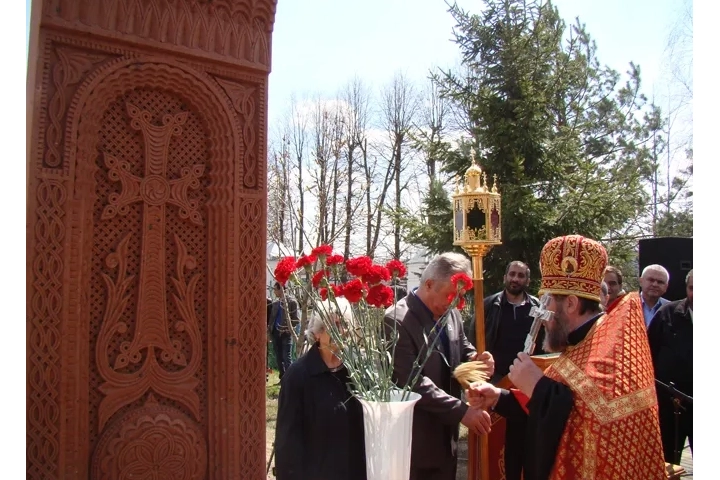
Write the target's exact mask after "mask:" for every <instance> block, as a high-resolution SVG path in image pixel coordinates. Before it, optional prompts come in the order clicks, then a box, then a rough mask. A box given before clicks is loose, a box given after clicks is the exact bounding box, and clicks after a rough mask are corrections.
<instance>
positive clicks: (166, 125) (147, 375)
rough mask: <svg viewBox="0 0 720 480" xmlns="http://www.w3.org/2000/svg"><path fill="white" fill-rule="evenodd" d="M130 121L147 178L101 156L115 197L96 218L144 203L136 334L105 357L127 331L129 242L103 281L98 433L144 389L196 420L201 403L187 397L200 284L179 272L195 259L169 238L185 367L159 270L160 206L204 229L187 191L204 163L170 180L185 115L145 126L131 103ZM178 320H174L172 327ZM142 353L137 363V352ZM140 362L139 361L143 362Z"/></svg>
mask: <svg viewBox="0 0 720 480" xmlns="http://www.w3.org/2000/svg"><path fill="white" fill-rule="evenodd" d="M127 111H128V114H129V115H130V119H131V122H130V126H131V127H132V128H133V129H135V130H140V131H141V132H142V134H143V140H144V144H145V157H144V161H145V176H144V177H138V176H136V175H133V174H132V173H130V164H129V163H128V162H127V161H123V160H119V159H117V158H115V157H114V156H112V155H109V154H107V153H106V154H105V165H106V166H107V167H108V169H109V171H108V177H109V178H110V180H113V181H119V182H120V184H121V186H122V189H121V191H120V193H113V194H111V195H109V202H108V205H107V206H106V207H105V208H104V210H103V213H102V216H101V218H102V219H103V220H109V219H112V218H114V217H115V216H116V215H126V214H127V213H128V212H129V206H130V205H131V204H133V203H135V202H142V205H143V214H142V234H141V238H142V240H141V242H142V246H141V257H140V278H139V293H138V298H137V312H136V316H135V319H134V320H135V321H134V324H135V328H134V332H133V338H132V340H131V341H124V342H122V343H121V344H120V351H119V352H118V354H117V356H116V357H115V361H114V363H113V364H112V365H110V364H109V363H108V361H107V360H106V359H105V358H107V352H108V351H109V349H110V339H111V338H112V336H113V335H114V334H116V333H117V332H123V331H126V330H127V329H128V328H129V327H128V325H127V323H126V322H125V320H124V318H123V311H124V305H125V303H126V302H127V294H126V291H127V288H128V286H129V284H130V283H129V282H130V280H131V279H132V276H127V273H126V272H127V249H128V240H129V236H126V237H125V238H123V239H122V240H121V241H120V242H119V244H118V247H117V250H116V252H114V253H112V254H110V255H109V256H108V258H107V261H106V262H107V264H108V266H110V267H111V268H117V269H118V275H117V280H116V281H113V280H112V279H110V277H109V276H107V275H105V281H106V283H107V285H108V305H107V309H106V314H105V318H104V321H103V325H102V328H101V331H100V334H99V338H98V351H97V352H96V354H97V355H98V368H99V370H100V374H101V375H102V377H103V378H104V379H105V380H106V383H104V384H102V385H101V386H100V390H101V391H102V392H103V393H105V394H106V397H105V398H104V399H103V400H102V402H101V404H100V412H99V427H100V428H102V426H103V424H104V423H105V422H106V421H107V419H108V418H109V417H110V416H111V415H112V414H113V413H114V412H115V411H117V409H119V408H120V407H121V406H122V405H124V404H127V403H128V402H130V401H133V400H135V399H136V398H139V397H140V396H141V395H143V394H144V393H145V392H146V391H147V390H148V389H153V390H155V391H157V392H158V393H160V394H162V395H164V396H166V397H170V398H174V399H176V400H178V401H180V402H182V403H184V404H186V405H187V406H188V408H189V409H190V410H191V411H192V412H193V413H194V414H195V415H196V417H197V416H198V415H199V400H198V397H197V394H196V393H195V392H194V391H193V390H194V388H195V386H196V385H197V380H196V379H195V378H194V373H195V371H196V370H197V368H198V365H199V363H200V358H201V355H202V353H201V352H202V341H201V338H200V333H199V330H198V325H197V320H196V318H195V312H194V310H195V306H194V305H193V299H194V288H195V285H196V283H197V280H198V275H197V274H196V275H195V277H194V278H193V279H191V280H190V282H189V283H186V282H185V278H184V275H183V271H184V270H185V269H193V268H195V263H196V262H195V259H194V257H192V256H191V255H189V254H188V252H187V248H186V247H185V245H183V243H182V242H181V241H180V238H179V237H178V236H177V235H175V244H176V245H177V248H178V255H177V257H178V258H177V274H176V278H173V279H172V280H173V285H174V286H175V289H176V290H177V292H176V293H177V294H176V295H174V300H175V303H176V305H177V306H178V311H179V314H180V316H181V317H182V318H181V319H172V320H173V322H172V323H173V325H174V328H175V330H177V331H179V332H180V331H182V332H185V334H186V335H187V337H188V341H189V347H190V350H191V351H192V356H191V360H190V361H188V358H186V355H185V353H184V352H183V348H182V344H181V342H180V341H179V340H171V339H170V333H169V328H170V319H169V318H168V314H167V292H166V279H167V276H168V272H167V271H166V265H165V255H166V252H165V223H166V218H165V215H166V207H167V205H173V206H175V207H177V208H178V209H179V216H180V218H181V219H186V220H188V221H190V222H192V223H194V224H196V225H202V219H201V217H200V212H199V211H198V202H197V201H196V200H191V199H189V198H188V195H187V194H188V189H189V188H192V189H196V188H199V187H200V180H199V179H200V177H201V176H202V174H203V171H204V166H203V165H193V166H192V168H188V167H186V168H183V169H182V170H181V177H180V178H177V179H174V180H169V179H168V178H167V165H168V156H169V145H170V139H171V138H172V137H173V136H179V135H180V134H181V133H182V125H184V124H185V121H186V120H187V117H188V112H181V113H177V114H173V115H170V114H168V115H165V116H163V118H162V124H161V125H153V124H152V123H151V119H152V116H151V114H150V113H149V112H147V111H141V110H140V109H139V108H137V107H136V106H134V105H131V104H127ZM176 320H177V321H176ZM144 350H146V353H145V356H144V357H143V351H144ZM156 352H157V353H158V354H159V358H160V361H162V362H165V363H172V364H174V365H177V366H180V367H184V368H181V369H180V370H175V371H168V370H166V369H165V368H163V367H161V366H160V364H159V363H158V360H157V359H156ZM143 358H144V360H143ZM141 360H143V361H142V366H141V368H140V369H139V370H135V371H134V372H133V373H124V372H122V371H121V370H122V369H123V368H124V367H126V366H128V365H129V364H139V363H141Z"/></svg>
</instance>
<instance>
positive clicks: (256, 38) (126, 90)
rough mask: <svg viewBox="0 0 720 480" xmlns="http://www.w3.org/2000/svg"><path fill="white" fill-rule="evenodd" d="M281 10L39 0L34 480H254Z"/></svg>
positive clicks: (31, 116) (34, 47)
mask: <svg viewBox="0 0 720 480" xmlns="http://www.w3.org/2000/svg"><path fill="white" fill-rule="evenodd" d="M274 13H275V1H274V0H255V1H253V0H213V1H209V0H206V1H203V0H172V1H171V0H146V1H136V0H84V1H79V0H44V1H37V2H33V12H32V19H31V35H30V54H29V62H28V156H27V162H28V164H27V168H28V217H27V218H28V232H27V233H28V235H27V238H28V246H27V257H28V271H27V275H28V290H27V312H28V314H27V315H28V318H27V325H28V332H27V337H28V347H27V360H28V362H27V365H28V366H27V472H28V473H27V477H28V478H31V479H43V480H46V479H60V478H62V479H88V478H93V479H94V478H98V479H99V478H103V479H105V478H111V479H112V478H135V477H137V478H145V477H147V478H177V479H236V478H243V479H258V480H259V479H261V478H265V462H264V460H265V419H264V413H265V383H264V382H265V377H264V370H265V359H264V357H263V356H262V355H258V352H262V351H264V348H265V342H264V332H265V313H264V312H265V309H264V308H263V305H264V303H263V299H264V291H263V282H262V281H259V280H258V279H262V278H264V271H265V258H264V252H265V248H264V245H265V228H264V225H265V223H266V218H265V215H266V213H265V205H266V196H267V191H266V183H267V182H266V178H265V170H266V168H265V163H264V159H265V146H266V99H267V83H268V82H267V79H268V74H269V72H270V45H271V33H272V25H273V21H274Z"/></svg>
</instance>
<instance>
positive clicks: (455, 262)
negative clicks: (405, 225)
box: [385, 253, 492, 480]
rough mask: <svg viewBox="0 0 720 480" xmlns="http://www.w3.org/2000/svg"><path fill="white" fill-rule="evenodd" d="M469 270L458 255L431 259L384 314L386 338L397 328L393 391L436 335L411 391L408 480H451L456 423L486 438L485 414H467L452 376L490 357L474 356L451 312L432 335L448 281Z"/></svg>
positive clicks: (449, 289)
mask: <svg viewBox="0 0 720 480" xmlns="http://www.w3.org/2000/svg"><path fill="white" fill-rule="evenodd" d="M471 270H472V269H471V266H470V261H469V260H468V259H467V258H466V257H465V256H463V255H461V254H458V253H443V254H441V255H437V256H435V258H433V259H432V260H431V261H430V263H429V264H428V266H427V267H426V268H425V270H424V271H423V273H422V276H421V277H420V287H418V288H416V289H414V290H413V291H411V292H409V293H408V295H407V296H406V297H405V298H403V299H402V300H400V301H399V302H397V304H396V305H393V306H392V307H390V308H389V309H387V310H386V312H385V323H386V327H387V330H386V331H387V332H388V334H393V333H394V329H395V328H397V334H398V340H397V344H396V346H395V357H394V371H393V376H394V377H395V380H396V382H397V383H398V385H406V384H407V383H408V381H409V380H410V379H411V377H412V376H414V373H415V368H414V365H415V360H416V359H418V356H419V355H420V353H421V352H422V353H423V356H422V357H420V361H422V360H423V359H424V358H425V357H424V352H426V351H427V348H428V347H429V346H430V344H432V342H433V340H434V339H435V338H436V336H437V335H440V338H439V341H438V342H436V344H435V347H434V350H433V353H432V354H431V356H430V358H429V359H428V362H427V363H426V364H425V366H424V368H423V370H422V372H421V375H420V378H419V380H418V383H417V384H416V386H415V388H414V389H413V390H414V391H415V392H417V393H419V394H420V395H421V399H420V400H419V401H418V403H417V404H416V405H415V409H414V411H413V425H412V454H411V460H410V480H455V475H456V470H457V440H458V433H459V430H458V429H459V425H460V423H461V422H462V424H463V425H465V426H467V427H468V429H470V430H472V431H473V432H475V433H476V434H478V435H481V434H486V433H487V432H488V427H489V426H490V416H489V414H487V412H485V411H483V410H479V409H468V406H467V405H466V404H465V402H463V401H462V400H460V396H461V393H462V388H461V386H460V384H459V383H458V382H457V381H456V380H455V378H453V376H452V372H453V370H454V369H455V367H457V366H458V365H459V364H460V363H462V362H467V361H470V360H475V359H476V357H477V359H478V360H485V361H487V362H488V363H489V364H490V365H492V356H491V355H490V354H488V353H487V352H483V353H482V354H480V355H477V353H476V351H475V349H474V348H473V346H472V345H471V344H470V342H468V340H467V338H466V337H465V333H464V332H463V324H462V317H461V315H460V312H458V310H457V309H453V310H451V311H450V312H448V315H449V318H448V320H447V324H446V325H445V328H442V329H440V331H439V333H438V332H437V330H438V325H439V324H440V322H439V320H440V318H441V317H442V315H443V314H444V313H445V312H446V311H447V308H448V306H449V305H450V301H449V300H448V297H452V296H453V295H454V294H455V287H454V286H453V284H452V282H451V277H452V276H453V275H454V274H456V273H465V274H467V275H468V276H470V275H471Z"/></svg>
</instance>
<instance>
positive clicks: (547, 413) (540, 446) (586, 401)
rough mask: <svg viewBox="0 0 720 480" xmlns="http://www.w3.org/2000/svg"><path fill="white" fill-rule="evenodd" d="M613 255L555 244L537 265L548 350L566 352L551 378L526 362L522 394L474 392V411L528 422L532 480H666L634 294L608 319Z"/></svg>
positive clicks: (476, 388)
mask: <svg viewBox="0 0 720 480" xmlns="http://www.w3.org/2000/svg"><path fill="white" fill-rule="evenodd" d="M607 261H608V256H607V252H606V251H605V248H604V247H603V246H602V245H600V244H599V243H598V242H596V241H594V240H590V239H587V238H584V237H582V236H579V235H568V236H564V237H558V238H554V239H552V240H550V241H549V242H548V243H547V244H546V245H545V247H544V248H543V250H542V253H541V256H540V272H541V275H542V281H541V290H540V295H543V294H548V295H550V303H549V304H548V307H547V308H548V310H550V311H551V312H553V318H552V319H551V320H549V321H548V323H547V324H546V326H545V329H546V332H545V340H544V342H543V349H544V350H545V351H548V352H559V353H560V356H559V357H558V359H557V360H556V361H555V362H554V363H553V364H552V365H551V366H550V367H548V368H547V369H546V370H545V372H543V371H542V370H540V369H539V368H538V367H537V366H536V365H535V363H533V361H532V359H531V358H530V357H529V356H528V355H526V354H524V353H521V354H519V355H518V358H517V359H516V360H515V361H514V363H513V364H512V365H511V366H510V373H509V374H508V376H509V379H510V380H511V382H512V383H513V385H515V387H517V389H511V390H504V389H503V390H501V389H499V388H497V387H495V386H494V385H492V384H489V383H485V384H475V385H472V386H471V387H470V389H469V390H468V400H469V402H470V404H471V405H472V406H473V407H474V408H492V409H494V410H495V412H497V413H498V414H500V415H502V416H504V417H506V418H517V417H525V418H526V421H527V426H526V431H525V451H526V452H525V455H524V458H523V477H524V479H525V480H545V479H548V478H552V479H568V480H570V479H577V478H593V479H612V478H638V479H639V478H642V479H647V480H655V479H657V480H661V479H664V478H666V475H665V462H664V460H663V452H662V444H661V439H660V438H661V437H660V427H659V423H658V407H657V399H656V396H655V395H656V393H655V382H654V374H653V365H652V359H651V356H650V347H649V345H648V342H647V335H645V322H644V320H643V311H642V305H641V302H640V298H639V296H638V294H637V293H631V294H628V295H625V296H624V297H622V298H621V299H620V301H619V303H618V305H617V306H615V307H614V308H613V309H612V311H611V312H609V313H608V314H603V312H602V309H601V308H600V304H599V302H600V291H601V282H602V280H603V272H604V270H605V267H606V265H607Z"/></svg>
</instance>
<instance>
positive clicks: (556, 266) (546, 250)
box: [539, 235, 608, 302]
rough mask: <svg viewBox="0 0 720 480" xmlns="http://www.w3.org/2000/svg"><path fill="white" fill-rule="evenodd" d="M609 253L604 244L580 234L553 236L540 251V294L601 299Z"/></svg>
mask: <svg viewBox="0 0 720 480" xmlns="http://www.w3.org/2000/svg"><path fill="white" fill-rule="evenodd" d="M607 263H608V255H607V252H606V251H605V247H603V246H602V245H600V244H599V243H598V242H596V241H595V240H590V239H589V238H585V237H583V236H580V235H566V236H564V237H557V238H553V239H552V240H550V241H549V242H547V243H546V244H545V246H544V247H543V249H542V252H541V253H540V273H541V275H542V280H541V283H540V292H539V294H540V295H544V294H545V293H550V294H557V295H576V296H578V297H583V298H588V299H590V300H595V301H597V302H599V301H600V284H601V283H602V280H603V274H604V272H605V267H606V266H607Z"/></svg>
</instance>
